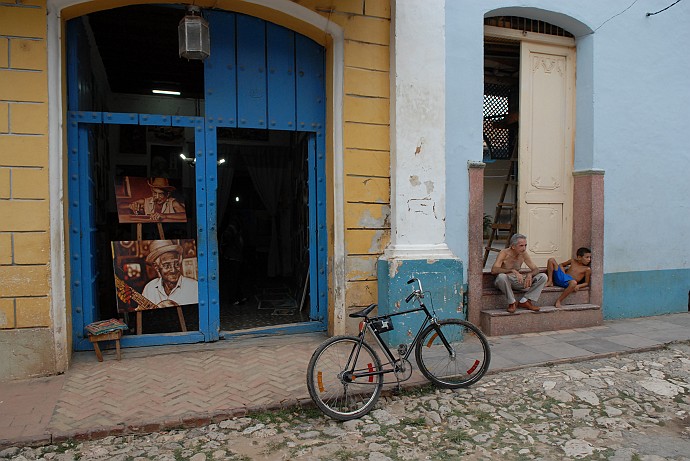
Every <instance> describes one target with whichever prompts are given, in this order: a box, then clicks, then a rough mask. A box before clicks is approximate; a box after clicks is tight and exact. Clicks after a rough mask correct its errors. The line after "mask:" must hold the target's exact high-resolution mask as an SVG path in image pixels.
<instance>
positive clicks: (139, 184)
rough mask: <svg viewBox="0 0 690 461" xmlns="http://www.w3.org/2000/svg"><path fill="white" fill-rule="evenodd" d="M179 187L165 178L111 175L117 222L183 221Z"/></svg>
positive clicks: (183, 209) (184, 215) (183, 201)
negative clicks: (113, 179) (113, 178)
mask: <svg viewBox="0 0 690 461" xmlns="http://www.w3.org/2000/svg"><path fill="white" fill-rule="evenodd" d="M181 191H182V188H181V187H180V184H176V181H175V180H173V179H168V178H140V177H136V176H123V177H118V178H115V200H116V201H117V216H118V220H119V221H120V223H121V224H125V223H147V222H157V223H163V222H187V211H186V209H185V199H184V196H183V194H182V193H181Z"/></svg>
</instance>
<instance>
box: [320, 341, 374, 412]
mask: <svg viewBox="0 0 690 461" xmlns="http://www.w3.org/2000/svg"><path fill="white" fill-rule="evenodd" d="M380 371H381V360H379V357H378V355H376V352H375V351H374V350H373V349H372V348H371V347H370V346H369V345H368V344H367V343H362V344H361V347H360V346H359V338H357V337H354V336H336V337H333V338H330V339H329V340H327V341H326V342H324V343H323V344H322V345H321V346H319V348H318V349H316V351H314V354H313V355H312V356H311V360H309V366H308V367H307V388H308V389H309V395H310V396H311V398H312V400H313V401H314V403H316V405H317V406H318V407H319V409H320V410H321V411H323V412H324V413H325V414H327V415H328V416H330V417H331V418H335V419H339V420H341V421H347V420H349V419H355V418H359V417H361V416H364V415H365V414H367V413H368V412H369V411H370V410H371V409H372V408H373V407H374V405H376V401H377V400H378V398H379V396H380V395H381V389H382V388H383V374H369V373H378V372H380ZM363 373H364V374H368V375H365V376H362V374H363Z"/></svg>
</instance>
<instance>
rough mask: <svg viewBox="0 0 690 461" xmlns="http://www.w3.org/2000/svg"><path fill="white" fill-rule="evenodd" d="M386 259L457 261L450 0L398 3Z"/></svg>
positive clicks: (394, 24)
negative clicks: (451, 183)
mask: <svg viewBox="0 0 690 461" xmlns="http://www.w3.org/2000/svg"><path fill="white" fill-rule="evenodd" d="M392 7H393V8H392V29H391V30H392V33H393V34H394V36H393V37H392V38H391V95H393V97H392V100H391V244H390V246H389V248H388V249H387V250H386V257H388V258H391V257H393V258H403V259H444V258H449V257H453V255H452V253H451V251H450V250H449V249H448V246H447V245H446V239H445V236H446V225H445V218H446V197H445V189H446V179H445V174H446V168H445V165H446V162H445V29H444V28H445V0H427V1H424V2H420V1H418V0H395V1H394V2H393V5H392Z"/></svg>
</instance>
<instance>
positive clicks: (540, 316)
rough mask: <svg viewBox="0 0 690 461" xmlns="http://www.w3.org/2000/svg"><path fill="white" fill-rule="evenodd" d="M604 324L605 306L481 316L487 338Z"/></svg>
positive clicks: (485, 312)
mask: <svg viewBox="0 0 690 461" xmlns="http://www.w3.org/2000/svg"><path fill="white" fill-rule="evenodd" d="M603 321H604V320H603V315H602V312H601V307H600V306H597V305H595V304H570V305H564V306H563V307H562V308H560V309H557V308H556V307H555V306H543V307H542V308H541V310H540V311H539V312H532V311H530V310H527V309H518V310H517V311H515V313H513V314H510V313H508V311H507V310H506V309H505V308H502V309H486V310H482V313H481V329H482V331H483V332H484V333H485V334H486V335H487V336H504V335H515V334H521V333H538V332H542V331H554V330H568V329H571V328H586V327H593V326H599V325H602V323H603Z"/></svg>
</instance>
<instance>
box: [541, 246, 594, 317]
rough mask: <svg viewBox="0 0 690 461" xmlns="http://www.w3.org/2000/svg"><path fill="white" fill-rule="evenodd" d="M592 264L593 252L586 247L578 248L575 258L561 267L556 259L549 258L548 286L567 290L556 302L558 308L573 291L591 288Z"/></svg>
mask: <svg viewBox="0 0 690 461" xmlns="http://www.w3.org/2000/svg"><path fill="white" fill-rule="evenodd" d="M591 262H592V250H590V249H589V248H585V247H581V248H578V249H577V253H575V258H574V259H569V260H567V261H566V262H564V263H563V264H561V265H558V263H557V262H556V260H555V259H553V258H549V260H548V262H547V263H546V275H547V277H548V280H547V281H546V286H547V287H550V286H553V285H557V286H559V287H561V288H565V290H563V294H562V295H561V296H560V297H559V298H558V300H557V301H556V307H561V301H563V300H564V299H565V298H566V297H567V296H568V295H569V294H570V293H572V292H573V291H578V290H579V289H580V288H584V287H586V286H589V277H590V275H591V274H592V269H591V268H590V267H589V264H590V263H591ZM564 268H567V269H564Z"/></svg>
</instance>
